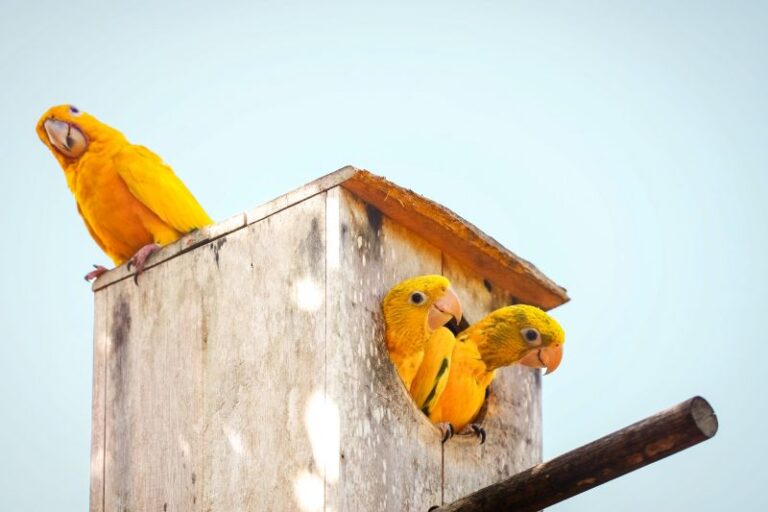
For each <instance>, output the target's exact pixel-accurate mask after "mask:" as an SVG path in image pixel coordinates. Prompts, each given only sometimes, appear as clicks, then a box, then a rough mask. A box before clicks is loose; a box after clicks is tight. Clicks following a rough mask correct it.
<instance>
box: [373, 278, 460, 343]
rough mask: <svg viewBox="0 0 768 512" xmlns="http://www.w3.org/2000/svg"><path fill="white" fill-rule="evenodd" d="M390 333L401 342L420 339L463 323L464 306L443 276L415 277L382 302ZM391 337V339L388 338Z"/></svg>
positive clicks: (389, 294)
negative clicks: (462, 308) (445, 326)
mask: <svg viewBox="0 0 768 512" xmlns="http://www.w3.org/2000/svg"><path fill="white" fill-rule="evenodd" d="M382 310H383V312H384V323H385V326H386V329H387V332H388V333H397V334H396V336H397V337H398V338H400V339H419V338H420V337H423V336H425V335H426V334H428V333H430V332H432V331H434V330H435V329H437V328H439V327H442V326H443V325H445V324H446V323H447V322H448V321H449V320H450V319H451V318H455V319H456V320H457V321H459V320H461V303H460V302H459V298H458V296H457V295H456V293H455V292H454V291H453V289H452V288H451V283H450V281H448V279H446V278H445V277H443V276H438V275H426V276H418V277H412V278H410V279H406V280H405V281H402V282H401V283H399V284H397V285H395V286H394V287H393V288H392V289H391V290H390V291H389V292H388V293H387V295H386V297H384V301H383V302H382ZM388 338H389V336H388Z"/></svg>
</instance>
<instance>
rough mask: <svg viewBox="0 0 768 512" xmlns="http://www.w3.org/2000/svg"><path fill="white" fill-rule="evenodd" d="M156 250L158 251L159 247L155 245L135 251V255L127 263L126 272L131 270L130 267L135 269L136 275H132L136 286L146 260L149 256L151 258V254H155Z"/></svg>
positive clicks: (148, 245)
mask: <svg viewBox="0 0 768 512" xmlns="http://www.w3.org/2000/svg"><path fill="white" fill-rule="evenodd" d="M158 249H160V246H159V245H157V244H147V245H145V246H144V247H142V248H141V249H139V250H138V251H136V254H134V255H133V257H132V258H131V259H130V260H129V261H128V271H130V270H131V267H134V268H135V269H136V273H135V274H133V282H134V283H136V284H137V285H138V284H139V275H140V274H141V273H142V272H144V267H145V266H146V264H147V260H148V259H149V257H150V256H152V254H154V253H155V252H157V250H158Z"/></svg>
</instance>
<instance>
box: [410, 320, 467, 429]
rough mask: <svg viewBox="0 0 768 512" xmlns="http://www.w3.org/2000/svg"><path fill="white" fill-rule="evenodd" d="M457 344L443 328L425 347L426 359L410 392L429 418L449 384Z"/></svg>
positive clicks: (451, 334)
mask: <svg viewBox="0 0 768 512" xmlns="http://www.w3.org/2000/svg"><path fill="white" fill-rule="evenodd" d="M455 344H456V338H455V337H454V336H453V333H452V332H451V331H450V330H448V329H446V328H445V327H441V328H440V329H437V330H435V331H434V332H433V333H432V334H431V335H430V337H429V339H428V340H427V343H426V345H425V347H424V359H423V360H422V362H421V365H420V366H419V369H418V371H417V372H416V376H415V377H414V379H413V382H412V383H411V389H410V391H411V397H413V401H414V402H416V405H417V406H418V408H419V409H420V410H421V411H422V412H423V413H424V414H426V415H427V416H429V413H430V411H431V410H432V407H433V406H434V405H435V403H436V402H437V400H438V399H439V398H440V395H442V394H443V390H445V386H446V384H447V383H448V375H449V373H450V367H451V358H452V357H453V348H454V345H455Z"/></svg>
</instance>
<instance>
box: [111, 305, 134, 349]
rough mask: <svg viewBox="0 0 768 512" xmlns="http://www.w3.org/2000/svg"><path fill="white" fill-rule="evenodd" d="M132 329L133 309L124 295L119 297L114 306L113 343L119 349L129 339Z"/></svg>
mask: <svg viewBox="0 0 768 512" xmlns="http://www.w3.org/2000/svg"><path fill="white" fill-rule="evenodd" d="M130 330H131V309H130V307H129V306H128V301H126V300H125V298H124V297H122V296H121V297H119V298H118V299H117V303H116V304H115V307H114V308H112V329H111V334H112V343H113V345H114V346H115V349H116V350H119V349H120V348H121V347H122V346H123V344H124V343H125V342H126V341H127V340H128V333H129V332H130Z"/></svg>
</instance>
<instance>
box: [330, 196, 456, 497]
mask: <svg viewBox="0 0 768 512" xmlns="http://www.w3.org/2000/svg"><path fill="white" fill-rule="evenodd" d="M327 196H328V200H327V202H328V207H327V208H328V215H327V218H328V230H329V236H328V239H329V244H328V257H327V261H328V267H327V272H328V281H327V293H326V295H327V297H328V303H327V308H326V311H327V318H328V325H327V328H326V333H327V341H326V343H327V357H328V370H327V397H328V398H327V400H328V402H329V403H331V404H334V405H335V406H336V407H338V410H339V414H340V418H341V423H340V431H339V434H340V452H341V453H340V455H338V456H337V457H338V458H337V459H336V460H335V461H334V460H331V461H330V462H331V463H335V464H338V469H337V468H336V467H332V468H331V471H327V475H326V479H325V489H326V510H397V511H409V510H414V511H425V510H426V509H427V508H429V506H430V505H432V504H435V503H437V500H438V499H439V496H440V491H441V447H440V436H439V433H438V431H437V429H436V428H435V427H434V426H432V424H431V423H430V422H429V421H428V420H427V418H426V417H425V416H424V415H423V414H422V413H421V412H420V411H418V410H417V409H416V407H415V406H414V405H413V402H412V401H411V399H410V397H409V396H408V394H407V391H406V390H405V387H404V386H403V384H402V382H401V381H400V379H399V377H398V376H397V374H396V373H395V370H394V367H393V366H392V364H391V362H390V361H389V356H388V353H387V349H386V346H385V345H384V342H383V322H382V318H381V300H382V298H383V296H384V294H385V293H386V292H387V290H389V288H390V287H391V286H393V285H394V284H396V283H397V282H399V281H400V280H402V279H405V278H408V277H411V276H414V275H418V274H429V273H440V252H439V251H438V250H437V249H436V248H435V247H432V246H431V245H429V244H427V243H425V242H424V241H423V240H421V239H419V238H418V237H416V236H414V235H413V234H412V233H410V232H409V231H408V230H406V229H404V228H402V227H401V226H398V225H397V224H396V223H393V222H392V221H391V220H390V219H387V218H386V217H383V216H382V215H381V213H380V212H379V211H378V210H377V209H376V208H374V207H371V206H370V205H366V204H364V203H362V202H361V201H359V200H358V199H357V198H355V197H354V196H353V195H352V194H351V193H349V192H347V191H346V190H343V189H340V188H335V189H332V190H330V191H328V193H327ZM336 474H338V477H335V475H336Z"/></svg>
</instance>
